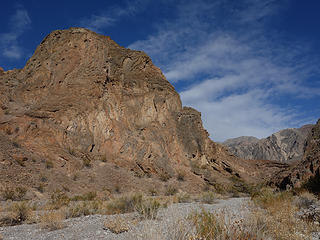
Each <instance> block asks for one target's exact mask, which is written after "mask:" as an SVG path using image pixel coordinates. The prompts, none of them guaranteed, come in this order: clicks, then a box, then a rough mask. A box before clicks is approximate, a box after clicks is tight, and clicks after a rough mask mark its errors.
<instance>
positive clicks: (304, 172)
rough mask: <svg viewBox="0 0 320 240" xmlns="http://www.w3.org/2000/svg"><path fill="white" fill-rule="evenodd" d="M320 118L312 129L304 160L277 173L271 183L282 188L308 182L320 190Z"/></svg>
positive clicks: (313, 188)
mask: <svg viewBox="0 0 320 240" xmlns="http://www.w3.org/2000/svg"><path fill="white" fill-rule="evenodd" d="M319 167H320V119H319V120H318V122H317V124H316V125H314V127H313V128H312V130H311V133H310V135H309V137H308V138H307V142H306V145H305V150H304V154H303V158H302V161H300V162H298V163H296V164H294V165H293V166H291V167H290V168H288V169H287V170H285V171H281V172H279V173H278V174H276V175H275V176H274V177H273V178H272V180H271V181H270V183H271V184H274V185H276V186H279V187H280V188H282V189H285V188H288V187H301V186H302V185H303V184H306V183H307V187H309V188H310V190H312V191H315V192H320V168H319Z"/></svg>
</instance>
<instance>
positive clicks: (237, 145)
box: [223, 124, 313, 163]
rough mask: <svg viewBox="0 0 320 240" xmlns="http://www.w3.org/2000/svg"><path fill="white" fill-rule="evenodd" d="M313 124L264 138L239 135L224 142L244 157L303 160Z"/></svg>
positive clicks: (238, 155) (285, 130) (230, 149)
mask: <svg viewBox="0 0 320 240" xmlns="http://www.w3.org/2000/svg"><path fill="white" fill-rule="evenodd" d="M312 127H313V125H312V124H309V125H305V126H302V127H301V128H289V129H284V130H281V131H279V132H277V133H274V134H272V135H271V136H269V137H267V138H263V139H257V138H254V137H239V138H234V139H229V140H227V141H225V142H224V143H223V144H224V145H226V146H227V147H228V149H229V151H230V152H231V153H233V154H234V155H235V156H237V157H240V158H244V159H265V160H274V161H278V162H283V163H294V162H296V161H300V160H302V157H303V153H304V148H305V144H306V140H307V137H308V136H309V134H310V133H311V129H312Z"/></svg>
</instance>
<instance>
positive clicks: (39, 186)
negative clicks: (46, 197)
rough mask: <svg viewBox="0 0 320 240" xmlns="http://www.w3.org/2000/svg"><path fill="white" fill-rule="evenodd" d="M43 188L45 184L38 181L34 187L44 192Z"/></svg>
mask: <svg viewBox="0 0 320 240" xmlns="http://www.w3.org/2000/svg"><path fill="white" fill-rule="evenodd" d="M44 188H45V185H44V184H43V183H40V184H39V185H38V186H37V187H36V189H37V190H38V191H39V192H41V193H44Z"/></svg>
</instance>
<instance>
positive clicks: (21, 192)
mask: <svg viewBox="0 0 320 240" xmlns="http://www.w3.org/2000/svg"><path fill="white" fill-rule="evenodd" d="M26 193H27V189H26V188H24V187H17V188H16V194H15V195H16V196H15V199H16V200H18V201H21V200H23V199H24V197H25V195H26Z"/></svg>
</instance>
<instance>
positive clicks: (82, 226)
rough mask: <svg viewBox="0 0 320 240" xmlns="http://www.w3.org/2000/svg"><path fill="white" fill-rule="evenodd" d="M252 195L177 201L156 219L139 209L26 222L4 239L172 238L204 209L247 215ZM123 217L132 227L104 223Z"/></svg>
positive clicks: (5, 231)
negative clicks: (47, 224)
mask: <svg viewBox="0 0 320 240" xmlns="http://www.w3.org/2000/svg"><path fill="white" fill-rule="evenodd" d="M249 202H250V200H249V198H230V199H226V200H217V202H216V203H214V204H201V203H197V202H194V203H177V204H172V205H170V206H168V207H167V208H161V209H160V210H159V212H158V214H157V218H156V219H155V220H143V221H138V220H136V221H135V220H134V219H138V216H137V214H136V213H130V214H121V215H91V216H85V217H79V218H73V219H67V220H65V221H64V223H65V228H63V229H59V230H55V231H48V230H44V229H41V227H40V225H39V224H23V225H19V226H12V227H2V228H0V234H1V235H2V237H3V239H4V240H7V239H8V240H9V239H10V240H13V239H14V240H62V239H70V240H71V239H72V240H79V239H83V240H98V239H115V240H118V239H119V240H120V239H121V240H123V239H130V240H131V239H148V240H149V239H150V240H153V239H159V240H160V239H161V240H166V239H168V240H171V239H174V238H176V237H177V236H178V235H181V234H184V233H186V232H188V231H191V230H192V229H191V228H190V225H188V223H187V221H186V217H188V216H189V215H190V214H192V213H193V212H196V211H201V209H205V210H208V211H210V212H215V211H216V212H217V211H224V212H226V213H227V216H229V218H230V219H229V220H230V221H236V220H238V219H241V218H244V217H245V216H246V214H248V212H249ZM119 217H121V218H122V219H131V220H132V221H131V220H130V221H131V222H132V224H130V227H129V230H128V231H127V232H123V233H120V234H115V233H112V232H111V231H110V230H108V229H107V228H106V227H105V226H104V223H105V222H108V221H114V220H115V219H117V218H119Z"/></svg>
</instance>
